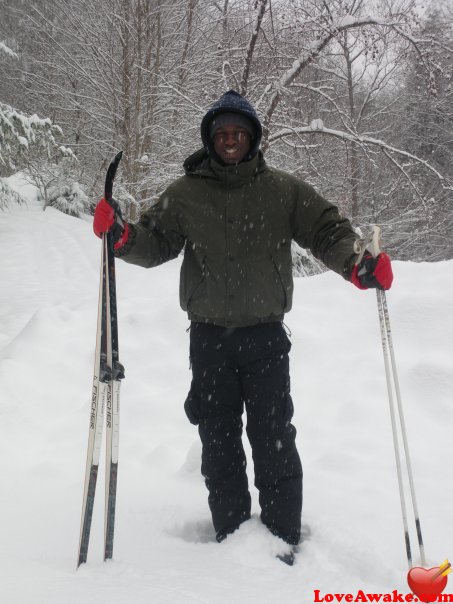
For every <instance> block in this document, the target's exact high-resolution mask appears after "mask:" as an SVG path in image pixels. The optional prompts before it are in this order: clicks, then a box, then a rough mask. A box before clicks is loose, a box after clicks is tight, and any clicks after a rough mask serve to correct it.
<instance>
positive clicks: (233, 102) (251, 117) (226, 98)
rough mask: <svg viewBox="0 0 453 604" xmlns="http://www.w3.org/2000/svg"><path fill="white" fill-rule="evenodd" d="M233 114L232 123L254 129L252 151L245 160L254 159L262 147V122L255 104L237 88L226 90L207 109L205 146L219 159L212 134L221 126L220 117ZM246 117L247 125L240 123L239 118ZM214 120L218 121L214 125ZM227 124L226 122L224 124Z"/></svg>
mask: <svg viewBox="0 0 453 604" xmlns="http://www.w3.org/2000/svg"><path fill="white" fill-rule="evenodd" d="M225 114H227V115H231V114H234V121H232V122H230V123H236V124H238V125H240V126H241V127H242V128H245V129H246V130H249V128H250V127H251V129H252V144H251V147H250V151H249V152H248V154H247V156H246V157H245V158H244V160H243V161H248V160H250V159H252V157H254V156H255V155H256V154H257V153H258V150H259V148H260V143H261V137H262V134H263V130H262V127H261V122H260V120H259V118H258V116H257V114H256V111H255V109H254V108H253V106H252V105H251V104H250V103H249V102H248V101H247V99H246V98H244V97H243V96H242V95H240V94H239V93H238V92H236V91H235V90H229V91H228V92H225V94H223V95H222V96H221V97H220V99H219V100H218V101H216V102H215V103H214V104H213V105H212V106H211V107H210V109H209V110H208V111H207V113H206V115H205V116H204V117H203V119H202V121H201V128H200V131H201V140H202V141H203V146H204V148H205V151H206V152H207V154H208V155H209V157H213V158H215V159H218V157H217V154H216V152H215V149H214V144H213V140H212V136H213V134H214V132H215V130H216V129H217V128H219V127H220V126H219V122H218V120H219V118H220V117H221V116H222V115H225ZM241 118H245V119H246V120H248V124H247V126H244V125H243V123H240V124H239V123H238V119H241ZM227 119H229V118H227ZM214 120H215V121H216V125H213V122H214ZM211 125H213V128H214V129H213V130H211ZM223 125H225V124H223Z"/></svg>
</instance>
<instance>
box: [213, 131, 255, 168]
mask: <svg viewBox="0 0 453 604" xmlns="http://www.w3.org/2000/svg"><path fill="white" fill-rule="evenodd" d="M250 147H251V139H250V134H249V133H248V131H247V130H245V129H244V128H241V127H240V126H235V125H234V124H227V125H226V126H222V127H221V128H219V129H218V130H216V131H215V133H214V150H215V152H216V153H217V155H218V156H219V157H220V159H221V160H222V161H223V162H224V163H225V164H228V165H234V164H238V163H239V162H241V161H242V160H243V159H244V157H245V156H246V155H247V153H248V152H249V151H250Z"/></svg>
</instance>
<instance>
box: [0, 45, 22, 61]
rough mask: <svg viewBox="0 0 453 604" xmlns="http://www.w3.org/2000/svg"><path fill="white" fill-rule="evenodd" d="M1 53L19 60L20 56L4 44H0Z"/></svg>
mask: <svg viewBox="0 0 453 604" xmlns="http://www.w3.org/2000/svg"><path fill="white" fill-rule="evenodd" d="M0 52H4V53H5V54H7V55H8V56H10V57H13V59H17V58H18V55H17V54H16V53H15V52H14V50H11V48H10V47H9V46H6V44H5V43H4V42H0Z"/></svg>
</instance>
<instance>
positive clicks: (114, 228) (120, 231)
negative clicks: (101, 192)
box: [93, 198, 129, 250]
mask: <svg viewBox="0 0 453 604" xmlns="http://www.w3.org/2000/svg"><path fill="white" fill-rule="evenodd" d="M112 204H113V205H110V203H108V202H107V201H106V200H105V199H104V198H102V199H101V201H100V202H99V203H98V205H97V206H96V209H95V211H94V219H93V231H94V232H95V234H96V235H97V236H98V237H102V235H103V233H110V232H111V233H112V236H113V242H114V246H113V248H114V249H115V250H118V249H119V248H120V247H123V245H125V243H126V242H127V240H128V238H129V225H128V223H127V222H124V220H123V217H122V216H121V210H120V208H119V206H118V204H117V202H116V201H114V200H112Z"/></svg>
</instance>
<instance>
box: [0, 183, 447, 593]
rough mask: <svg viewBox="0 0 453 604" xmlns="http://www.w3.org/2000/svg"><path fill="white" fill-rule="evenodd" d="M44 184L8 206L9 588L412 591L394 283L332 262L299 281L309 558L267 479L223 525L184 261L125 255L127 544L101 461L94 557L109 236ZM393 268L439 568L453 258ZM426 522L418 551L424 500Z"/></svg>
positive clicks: (2, 513) (427, 533)
mask: <svg viewBox="0 0 453 604" xmlns="http://www.w3.org/2000/svg"><path fill="white" fill-rule="evenodd" d="M16 184H17V183H16ZM22 193H23V190H22ZM26 194H27V195H28V197H29V199H30V202H29V204H28V206H27V207H15V208H12V209H11V210H10V211H7V212H3V213H1V214H0V246H1V248H0V250H1V253H0V484H1V488H0V601H1V602H2V603H4V604H28V603H33V604H62V603H65V604H72V603H74V604H75V603H77V604H79V603H81V602H84V603H86V604H92V603H95V604H101V603H102V604H105V603H109V604H117V603H120V602H121V603H123V602H124V603H126V602H127V603H134V604H142V603H143V604H144V603H147V604H148V603H153V604H164V603H172V604H190V603H192V602H197V603H200V604H201V603H203V604H208V603H209V604H226V603H231V602H238V603H241V604H242V603H244V604H245V603H247V604H251V603H252V604H253V603H256V604H271V603H272V604H274V603H277V602H278V603H282V604H287V603H298V604H302V603H307V602H313V601H314V590H320V593H321V597H322V594H326V593H353V594H355V593H356V592H357V590H359V589H363V590H364V591H365V592H370V593H371V592H372V593H389V592H391V591H392V590H394V589H397V590H398V591H399V592H401V593H408V592H409V590H408V587H407V583H406V573H407V562H406V557H405V551H404V535H403V529H402V520H401V511H400V502H399V494H398V484H397V479H396V472H395V462H394V453H393V444H392V436H391V426H390V416H389V410H388V399H387V390H386V382H385V374H384V365H383V359H382V349H381V343H380V333H379V323H378V316H377V309H376V297H375V293H374V292H373V291H370V292H361V291H359V290H357V289H356V288H354V287H353V286H351V285H350V284H348V283H346V282H344V281H343V280H342V279H341V278H339V277H338V276H337V275H335V274H332V273H327V274H323V275H319V276H316V277H312V278H309V279H298V280H297V282H296V284H295V304H294V308H293V310H292V312H291V313H290V314H289V315H288V316H287V318H286V323H287V324H288V326H289V327H290V329H291V331H292V338H291V339H292V342H293V348H292V352H291V370H292V395H293V399H294V403H295V408H296V411H295V416H294V423H295V425H296V427H297V429H298V446H299V449H300V452H301V456H302V461H303V465H304V473H305V490H304V515H303V532H304V537H305V540H304V542H303V544H302V547H301V553H300V554H299V556H298V559H297V563H296V564H295V566H294V567H292V568H290V567H287V566H286V565H284V564H282V563H281V562H279V561H278V560H276V559H275V557H274V555H273V552H275V548H276V547H278V544H276V540H275V538H273V537H271V536H270V535H269V534H268V533H267V531H266V530H265V529H264V527H262V526H261V524H260V522H259V508H258V504H257V495H256V492H255V491H254V492H253V493H252V497H253V502H254V503H253V511H254V516H253V518H252V519H251V520H250V521H249V522H247V523H245V524H244V525H243V527H242V528H241V529H240V530H239V531H237V532H236V533H235V534H234V535H232V536H231V537H230V538H229V539H227V541H225V542H224V543H222V544H220V545H219V544H217V543H216V542H215V540H214V533H213V529H212V527H211V520H210V514H209V510H208V506H207V496H206V490H205V487H204V484H203V481H202V478H201V476H200V471H199V466H200V445H199V442H198V436H197V432H196V428H195V427H193V426H192V425H190V424H189V422H188V421H187V419H186V417H185V414H184V410H183V402H184V399H185V396H186V393H187V391H188V387H189V383H190V371H189V359H188V334H187V333H186V329H187V327H188V325H189V324H188V321H187V319H186V316H185V315H184V313H183V312H182V311H181V310H180V309H179V304H178V277H179V266H180V262H179V260H175V261H173V262H171V263H168V264H167V265H164V266H162V267H159V268H156V269H153V270H151V271H146V270H144V269H140V268H138V267H133V266H130V265H126V264H125V263H122V262H120V261H119V262H117V284H118V285H117V287H118V307H119V329H120V332H119V333H120V358H121V360H122V362H123V363H124V365H125V368H126V379H125V380H124V382H123V385H122V395H121V396H122V398H121V403H122V409H121V442H120V466H119V484H118V501H117V523H116V533H115V548H114V560H113V561H111V562H109V563H104V562H102V545H103V544H102V540H103V536H102V532H103V484H102V482H103V481H102V479H103V476H102V473H101V475H100V479H99V482H98V491H97V500H96V505H95V510H94V519H93V529H92V536H91V543H90V550H89V556H88V563H87V564H86V565H84V566H82V567H81V568H80V569H79V570H77V571H76V554H77V547H78V540H79V528H80V514H81V503H82V490H83V478H84V471H85V456H86V444H87V436H88V419H89V408H90V394H91V382H92V370H93V356H94V343H95V328H96V312H97V294H98V280H99V258H100V242H99V240H97V239H96V238H95V237H94V235H93V233H92V229H91V222H90V220H88V219H87V220H79V219H75V218H71V217H69V216H66V215H64V214H62V213H59V212H57V211H55V210H53V209H51V208H49V209H47V210H46V212H43V211H42V210H41V208H40V207H39V206H38V204H37V203H36V202H34V201H33V199H32V191H31V190H28V191H27V192H26ZM394 272H395V284H394V287H393V289H392V290H391V291H390V292H389V293H388V296H387V298H388V304H389V310H390V318H391V323H392V329H393V338H394V344H395V352H396V357H397V362H398V369H399V378H400V386H401V391H402V397H403V402H404V405H405V415H406V423H407V430H408V437H409V445H410V448H411V453H412V463H413V469H414V476H415V486H416V493H417V497H418V505H419V511H420V518H421V524H422V530H423V534H424V535H423V536H424V541H425V546H426V552H427V556H428V563H429V564H428V565H429V566H437V565H439V564H440V563H441V562H442V561H443V560H444V559H445V558H446V557H448V556H452V557H453V505H452V503H453V479H452V476H453V470H452V461H453V438H452V428H453V405H452V393H453V262H440V263H437V264H425V263H421V264H415V263H401V262H395V264H394ZM247 451H249V449H248V448H247ZM101 468H102V469H103V466H102V460H101ZM249 471H250V483H251V484H253V468H252V464H251V463H250V465H249ZM408 503H409V498H408ZM409 519H410V523H411V531H412V543H413V550H414V555H415V556H414V557H415V563H417V557H418V553H417V548H416V539H415V536H414V532H413V514H412V512H411V511H410V510H409ZM450 583H451V584H452V585H453V580H450ZM447 591H448V592H453V588H452V587H451V586H450V589H449V587H448V586H447Z"/></svg>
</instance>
